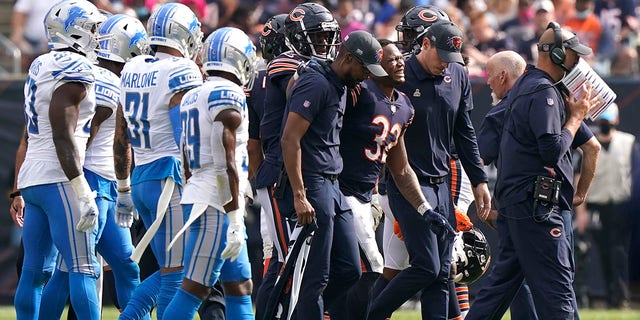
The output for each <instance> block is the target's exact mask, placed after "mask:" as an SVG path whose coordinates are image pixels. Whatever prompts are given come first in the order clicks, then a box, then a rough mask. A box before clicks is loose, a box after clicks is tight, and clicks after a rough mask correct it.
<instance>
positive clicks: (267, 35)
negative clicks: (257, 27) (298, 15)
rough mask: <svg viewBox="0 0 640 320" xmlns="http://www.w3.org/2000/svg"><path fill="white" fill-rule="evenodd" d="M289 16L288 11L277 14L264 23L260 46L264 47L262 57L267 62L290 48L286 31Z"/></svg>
mask: <svg viewBox="0 0 640 320" xmlns="http://www.w3.org/2000/svg"><path fill="white" fill-rule="evenodd" d="M287 16H288V14H286V13H281V14H277V15H275V16H273V17H271V18H269V20H267V22H266V23H265V24H264V28H263V29H262V34H261V35H260V48H261V49H262V58H263V59H264V60H265V61H266V62H267V63H268V62H269V61H271V60H272V59H273V58H275V57H277V56H279V55H280V54H281V53H283V52H286V51H289V50H290V49H289V47H288V46H287V42H286V41H285V32H284V24H285V21H286V20H287Z"/></svg>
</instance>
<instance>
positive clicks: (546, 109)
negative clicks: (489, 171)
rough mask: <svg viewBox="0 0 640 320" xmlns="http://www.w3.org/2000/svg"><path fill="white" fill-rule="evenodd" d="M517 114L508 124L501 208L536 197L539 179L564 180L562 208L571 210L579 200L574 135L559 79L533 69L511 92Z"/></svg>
mask: <svg viewBox="0 0 640 320" xmlns="http://www.w3.org/2000/svg"><path fill="white" fill-rule="evenodd" d="M509 101H510V102H509V103H510V106H511V111H510V112H509V113H508V114H507V115H506V118H505V121H504V125H505V128H504V132H503V137H502V140H501V141H500V149H499V154H500V157H499V158H498V166H497V167H498V170H499V171H498V181H497V183H496V197H497V198H498V203H499V205H500V206H501V207H505V206H509V205H512V204H516V203H518V202H521V201H524V200H526V199H528V198H530V197H531V194H532V191H533V183H534V181H535V179H536V176H547V177H548V176H552V175H553V176H554V177H555V178H556V179H559V180H561V181H562V188H561V196H560V204H559V205H560V207H561V209H565V210H570V209H571V203H572V199H573V186H572V183H573V166H572V163H571V145H572V142H573V140H574V139H573V136H572V135H571V132H570V131H569V130H567V129H563V128H562V126H563V125H564V123H565V122H566V115H565V106H564V101H563V99H562V96H561V94H560V91H559V90H558V89H557V88H556V87H555V86H554V81H553V79H551V77H550V76H549V75H548V74H547V73H546V72H544V71H542V70H539V69H537V68H532V69H530V70H529V71H528V72H526V73H525V74H523V75H522V76H521V77H520V79H519V80H518V81H516V83H515V85H514V86H513V88H512V89H511V92H510V97H509Z"/></svg>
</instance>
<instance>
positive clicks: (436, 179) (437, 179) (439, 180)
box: [418, 176, 446, 184]
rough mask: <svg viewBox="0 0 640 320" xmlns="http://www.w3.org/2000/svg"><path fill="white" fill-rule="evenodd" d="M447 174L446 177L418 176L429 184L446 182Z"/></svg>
mask: <svg viewBox="0 0 640 320" xmlns="http://www.w3.org/2000/svg"><path fill="white" fill-rule="evenodd" d="M445 178H446V176H444V177H420V178H418V181H420V182H422V183H428V184H441V183H443V182H444V180H445Z"/></svg>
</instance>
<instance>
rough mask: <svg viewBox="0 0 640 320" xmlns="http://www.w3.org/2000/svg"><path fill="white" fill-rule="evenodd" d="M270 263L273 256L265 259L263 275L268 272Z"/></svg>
mask: <svg viewBox="0 0 640 320" xmlns="http://www.w3.org/2000/svg"><path fill="white" fill-rule="evenodd" d="M269 263H271V258H266V259H264V263H263V265H262V277H263V278H264V276H265V275H266V274H267V269H268V268H269Z"/></svg>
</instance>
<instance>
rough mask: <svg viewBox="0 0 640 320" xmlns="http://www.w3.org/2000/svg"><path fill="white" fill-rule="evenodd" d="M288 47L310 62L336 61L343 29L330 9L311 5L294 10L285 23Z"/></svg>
mask: <svg viewBox="0 0 640 320" xmlns="http://www.w3.org/2000/svg"><path fill="white" fill-rule="evenodd" d="M285 34H286V38H285V41H287V42H288V43H287V45H288V46H289V47H290V48H291V50H293V51H294V52H295V53H296V54H298V55H300V56H303V57H305V58H307V59H311V58H313V57H316V58H319V59H323V60H326V59H333V58H334V57H335V56H336V53H337V50H338V46H339V45H340V26H339V25H338V21H336V19H334V18H333V15H332V14H331V12H330V11H329V10H327V8H325V7H323V6H321V5H319V4H317V3H312V2H307V3H303V4H301V5H298V6H297V7H295V8H294V9H293V10H291V12H290V13H289V15H288V16H287V19H286V21H285Z"/></svg>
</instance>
